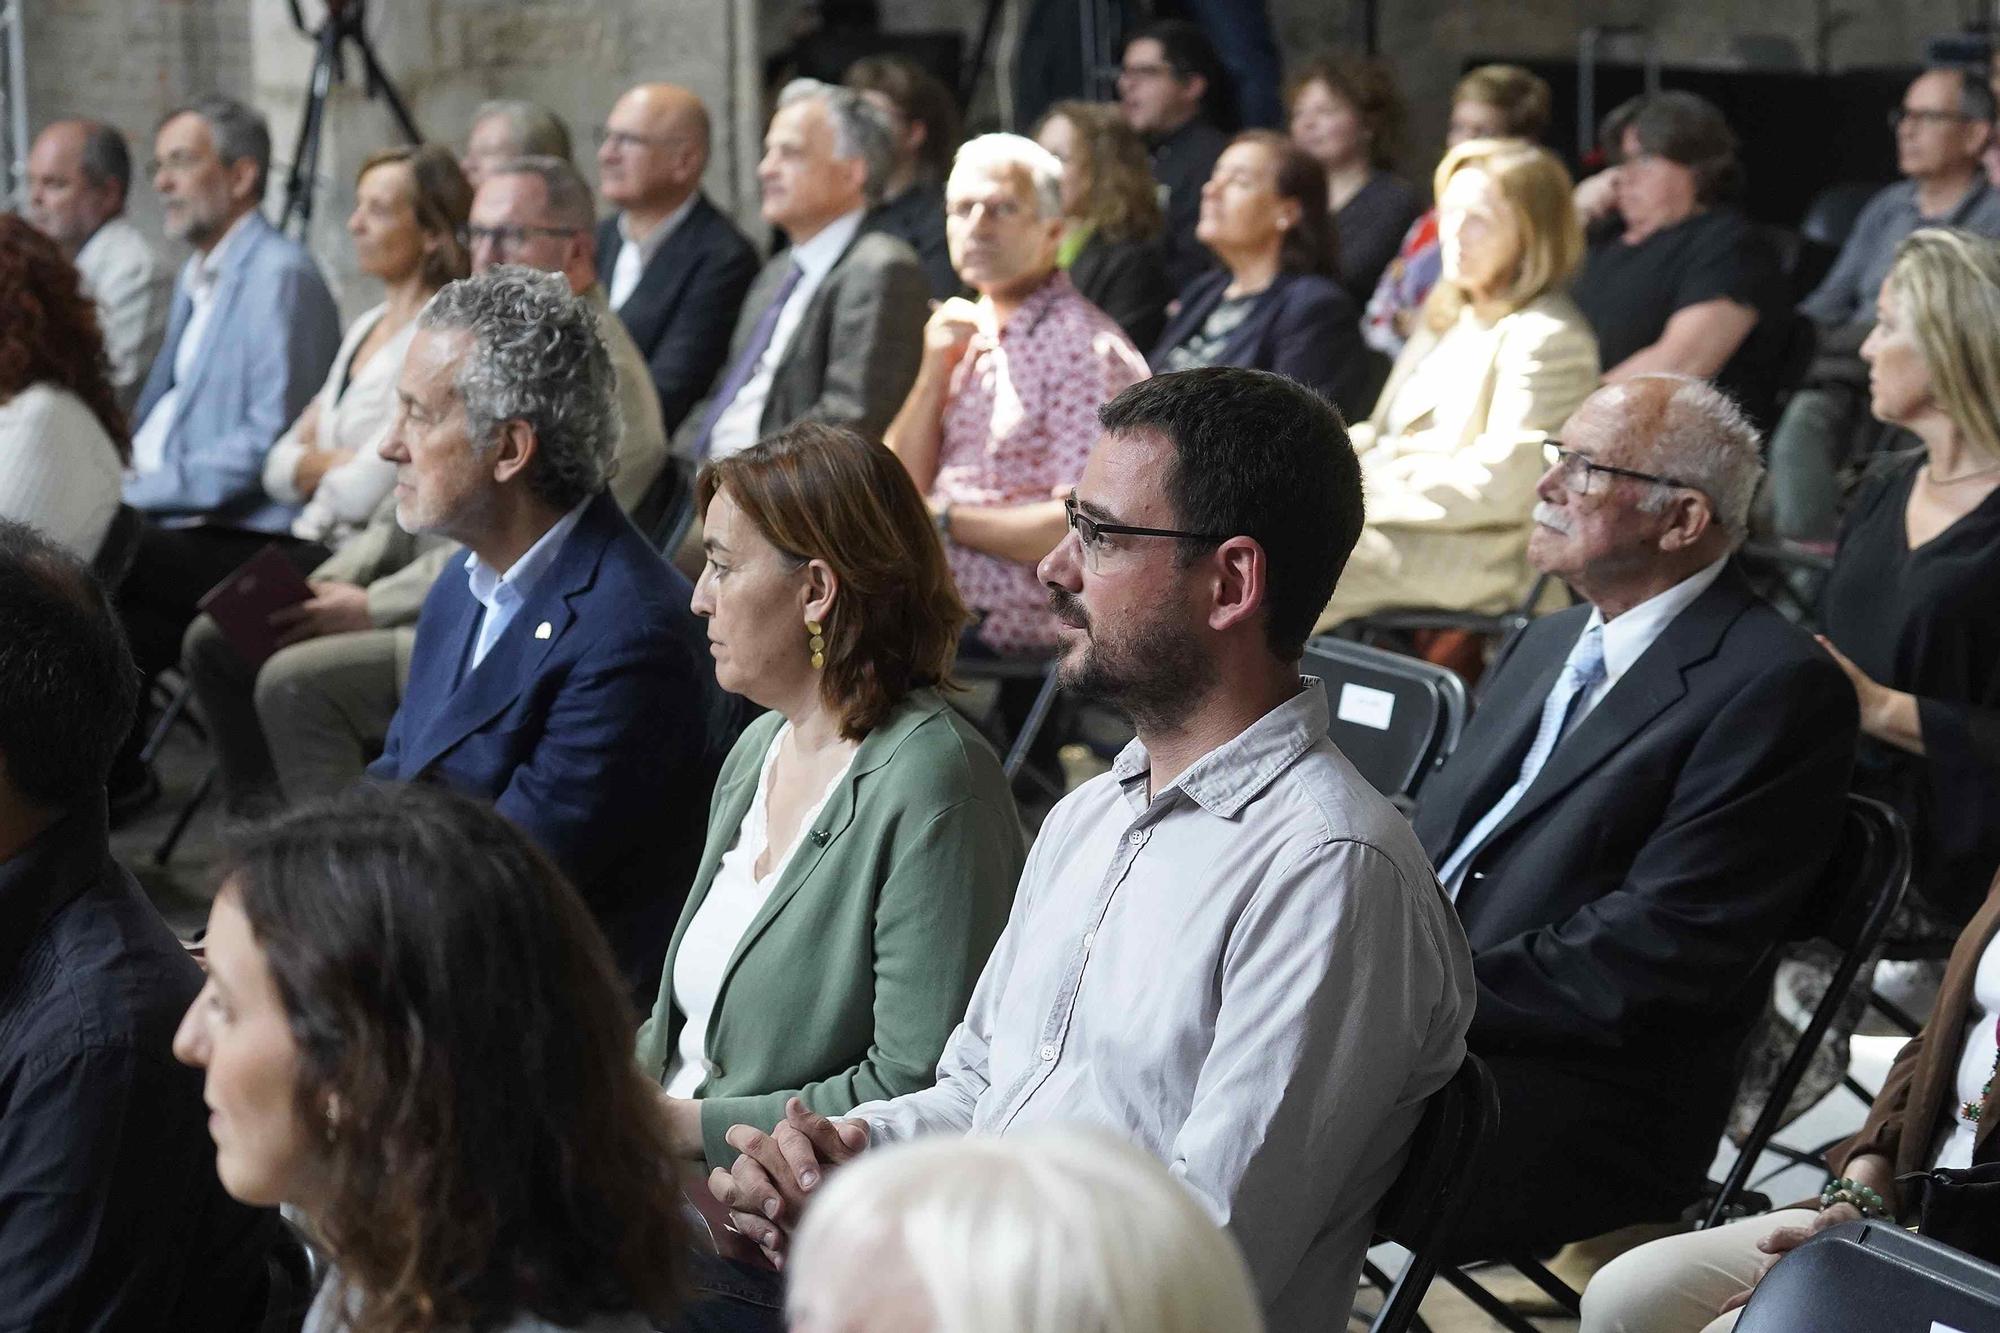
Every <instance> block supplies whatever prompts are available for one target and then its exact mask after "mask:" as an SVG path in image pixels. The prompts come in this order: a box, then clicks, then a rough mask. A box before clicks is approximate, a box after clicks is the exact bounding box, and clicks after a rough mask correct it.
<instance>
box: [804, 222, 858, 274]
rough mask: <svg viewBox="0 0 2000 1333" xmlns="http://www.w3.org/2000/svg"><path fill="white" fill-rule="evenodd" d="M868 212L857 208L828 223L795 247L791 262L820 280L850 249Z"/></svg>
mask: <svg viewBox="0 0 2000 1333" xmlns="http://www.w3.org/2000/svg"><path fill="white" fill-rule="evenodd" d="M865 215H866V210H865V209H860V208H857V209H855V210H854V211H853V212H852V213H847V214H843V215H842V216H840V217H837V218H835V219H834V220H833V221H831V222H829V223H827V224H826V226H824V227H822V228H820V230H819V233H818V234H817V235H816V236H814V237H813V238H812V239H811V240H809V241H803V242H801V243H799V244H798V245H795V246H793V247H792V262H793V263H794V264H797V265H798V266H799V271H800V272H802V273H804V274H805V276H806V277H807V278H809V279H811V280H812V281H814V282H818V281H820V280H821V279H822V278H824V277H826V275H827V274H828V273H829V272H831V271H832V269H833V266H834V265H835V264H836V263H838V262H840V257H841V255H843V254H845V253H846V252H847V247H848V245H849V243H851V242H852V241H853V240H854V237H855V235H856V234H857V233H858V232H860V230H861V219H862V218H863V217H864V216H865Z"/></svg>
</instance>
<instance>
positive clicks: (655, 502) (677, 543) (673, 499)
mask: <svg viewBox="0 0 2000 1333" xmlns="http://www.w3.org/2000/svg"><path fill="white" fill-rule="evenodd" d="M634 517H635V519H636V520H637V521H638V524H639V530H640V531H641V532H644V533H645V534H646V538H647V540H649V541H650V542H652V544H653V549H654V550H656V551H658V552H659V553H660V558H661V559H663V560H666V561H668V562H669V563H671V562H672V561H673V558H674V555H675V554H676V553H677V552H678V551H679V550H680V547H681V541H682V540H683V539H684V538H685V537H686V536H687V531H688V526H689V525H690V524H692V523H693V522H694V464H693V463H692V462H690V461H689V460H687V459H685V458H681V457H679V456H669V457H668V459H667V461H666V462H665V463H664V464H663V465H662V466H661V468H660V475H659V476H658V477H656V478H654V480H653V484H652V485H651V486H649V487H647V488H646V494H645V496H644V497H643V498H642V499H641V500H640V501H639V508H638V511H637V513H636V514H635V515H634Z"/></svg>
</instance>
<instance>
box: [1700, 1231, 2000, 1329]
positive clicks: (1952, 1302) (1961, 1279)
mask: <svg viewBox="0 0 2000 1333" xmlns="http://www.w3.org/2000/svg"><path fill="white" fill-rule="evenodd" d="M1802 1328H1809V1329H1812V1330H1813V1333H1880V1331H1881V1330H1883V1329H1892V1328H1907V1329H1939V1328H1945V1329H1963V1330H1964V1331H1965V1333H1973V1330H1975V1329H1993V1328H2000V1268H1996V1267H1995V1266H1994V1265H1992V1264H1988V1263H1983V1262H1981V1261H1980V1260H1978V1259H1975V1258H1973V1257H1972V1256H1971V1255H1969V1254H1965V1253H1963V1252H1961V1251H1959V1250H1954V1249H1952V1248H1951V1247H1950V1246H1948V1245H1942V1244H1939V1243H1938V1242H1937V1241H1934V1240H1930V1239H1927V1238H1925V1237H1923V1236H1918V1235H1914V1234H1912V1233H1910V1232H1908V1231H1904V1230H1903V1229H1902V1228H1901V1227H1897V1226H1893V1225H1892V1226H1885V1225H1883V1224H1881V1223H1879V1222H1843V1223H1841V1224H1840V1225H1839V1226H1837V1227H1828V1228H1827V1229H1826V1230H1825V1231H1822V1232H1820V1233H1819V1234H1818V1235H1817V1236H1814V1237H1813V1238H1812V1239H1811V1240H1809V1241H1807V1242H1806V1243H1805V1244H1803V1245H1801V1246H1799V1247H1798V1248H1797V1249H1795V1250H1793V1251H1792V1252H1791V1253H1790V1254H1787V1255H1786V1256H1785V1258H1784V1261H1783V1262H1782V1263H1779V1264H1777V1265H1776V1266H1775V1267H1773V1268H1772V1269H1771V1271H1770V1272H1769V1273H1766V1274H1765V1275H1764V1279H1763V1281H1761V1282H1759V1283H1758V1284H1757V1290H1756V1291H1755V1292H1754V1293H1752V1295H1751V1297H1750V1304H1749V1305H1748V1306H1747V1307H1746V1308H1745V1309H1744V1311H1743V1315H1742V1318H1741V1319H1739V1320H1738V1321H1737V1324H1736V1333H1793V1330H1795V1329H1802Z"/></svg>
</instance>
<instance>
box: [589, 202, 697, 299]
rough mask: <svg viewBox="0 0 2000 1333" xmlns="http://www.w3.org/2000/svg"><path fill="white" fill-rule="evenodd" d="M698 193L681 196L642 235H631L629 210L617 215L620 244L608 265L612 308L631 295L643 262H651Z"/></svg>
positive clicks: (692, 206)
mask: <svg viewBox="0 0 2000 1333" xmlns="http://www.w3.org/2000/svg"><path fill="white" fill-rule="evenodd" d="M700 197H701V195H700V193H699V192H696V193H694V194H690V195H689V196H688V197H687V198H685V199H683V200H682V201H681V206H680V207H679V208H676V209H675V210H674V211H673V212H671V213H669V214H667V216H666V218H665V220H663V221H662V222H661V223H660V225H658V226H657V227H654V228H653V230H652V231H651V232H650V233H649V234H648V235H646V236H645V237H643V238H637V237H634V236H633V235H632V220H631V215H630V214H629V213H620V214H619V215H618V237H619V241H620V244H619V246H618V258H617V259H616V260H614V261H612V265H611V292H610V296H611V308H612V309H613V310H618V309H622V308H623V307H624V305H625V303H626V302H627V301H629V300H631V299H632V292H633V290H634V289H635V288H636V287H638V285H639V279H640V278H641V277H643V276H644V275H645V272H646V265H648V264H650V263H652V262H653V256H654V255H656V254H658V253H660V247H661V246H663V245H665V244H666V243H667V238H668V237H669V236H672V235H673V234H674V230H675V229H676V228H677V227H679V226H680V225H681V223H683V222H685V221H686V220H687V215H688V214H689V213H690V212H692V211H693V210H694V201H695V200H696V199H699V198H700Z"/></svg>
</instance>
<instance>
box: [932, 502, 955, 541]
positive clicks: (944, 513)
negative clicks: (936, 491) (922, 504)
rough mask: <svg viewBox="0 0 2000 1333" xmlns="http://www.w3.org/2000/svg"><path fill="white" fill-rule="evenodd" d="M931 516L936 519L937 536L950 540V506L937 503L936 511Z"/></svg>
mask: <svg viewBox="0 0 2000 1333" xmlns="http://www.w3.org/2000/svg"><path fill="white" fill-rule="evenodd" d="M933 517H934V518H935V519H936V521H937V530H938V536H940V537H942V538H944V539H945V540H946V541H950V540H951V506H950V505H949V504H942V505H939V506H938V507H937V513H936V514H935V515H934V516H933Z"/></svg>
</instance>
